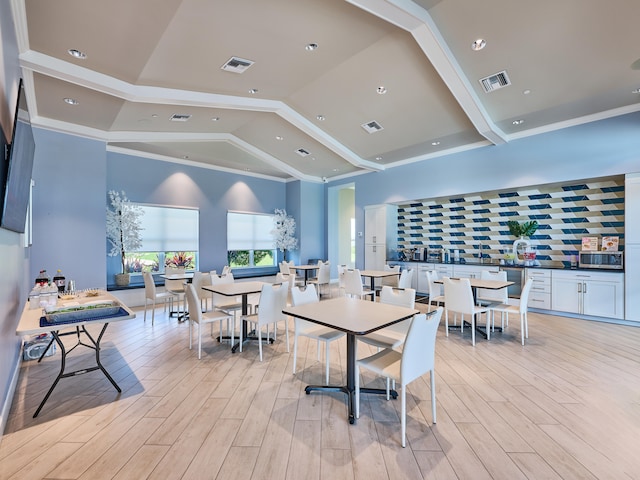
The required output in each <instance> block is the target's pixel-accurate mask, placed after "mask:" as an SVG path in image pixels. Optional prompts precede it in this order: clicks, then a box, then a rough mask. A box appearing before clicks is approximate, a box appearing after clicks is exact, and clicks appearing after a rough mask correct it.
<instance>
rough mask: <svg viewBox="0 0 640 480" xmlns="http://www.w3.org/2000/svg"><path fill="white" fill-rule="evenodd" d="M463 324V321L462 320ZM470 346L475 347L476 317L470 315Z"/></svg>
mask: <svg viewBox="0 0 640 480" xmlns="http://www.w3.org/2000/svg"><path fill="white" fill-rule="evenodd" d="M462 324H464V319H463V320H462ZM471 345H473V346H474V347H475V346H476V316H475V315H473V314H472V315H471Z"/></svg>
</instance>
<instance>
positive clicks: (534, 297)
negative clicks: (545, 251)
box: [523, 268, 551, 310]
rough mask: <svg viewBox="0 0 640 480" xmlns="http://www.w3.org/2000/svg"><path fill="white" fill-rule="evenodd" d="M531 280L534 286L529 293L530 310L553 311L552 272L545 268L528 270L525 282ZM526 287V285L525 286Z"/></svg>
mask: <svg viewBox="0 0 640 480" xmlns="http://www.w3.org/2000/svg"><path fill="white" fill-rule="evenodd" d="M527 279H531V281H532V282H533V286H532V287H531V291H530V292H529V302H528V304H527V305H528V307H529V308H541V309H543V310H551V270H549V269H544V268H527V269H526V271H525V276H524V281H525V282H526V281H527ZM523 287H524V285H523Z"/></svg>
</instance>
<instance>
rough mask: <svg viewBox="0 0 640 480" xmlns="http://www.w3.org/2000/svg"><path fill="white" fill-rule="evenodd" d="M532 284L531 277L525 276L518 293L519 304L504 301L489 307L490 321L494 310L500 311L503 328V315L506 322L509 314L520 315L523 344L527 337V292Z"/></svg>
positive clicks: (492, 320) (492, 319)
mask: <svg viewBox="0 0 640 480" xmlns="http://www.w3.org/2000/svg"><path fill="white" fill-rule="evenodd" d="M532 286H533V279H532V278H527V281H526V282H525V284H524V287H523V288H522V292H521V293H520V304H519V305H508V304H506V303H502V304H498V305H496V304H494V305H490V306H489V308H490V310H491V323H492V324H493V322H494V318H493V316H494V314H495V312H500V314H501V317H502V318H501V320H502V327H503V329H504V325H505V317H506V321H507V324H508V322H509V314H510V313H513V314H518V315H520V336H521V338H522V345H524V339H525V338H529V322H528V319H527V311H528V308H529V307H528V303H529V293H530V292H531V287H532ZM504 290H506V289H504Z"/></svg>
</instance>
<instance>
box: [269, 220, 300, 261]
mask: <svg viewBox="0 0 640 480" xmlns="http://www.w3.org/2000/svg"><path fill="white" fill-rule="evenodd" d="M273 221H274V224H275V229H274V231H273V233H274V244H275V247H276V248H277V249H278V250H280V251H281V252H284V259H285V260H286V259H287V251H288V250H295V249H296V248H298V239H297V238H296V221H295V219H294V218H293V217H292V216H291V215H287V211H286V210H281V209H278V208H276V210H275V216H274V217H273Z"/></svg>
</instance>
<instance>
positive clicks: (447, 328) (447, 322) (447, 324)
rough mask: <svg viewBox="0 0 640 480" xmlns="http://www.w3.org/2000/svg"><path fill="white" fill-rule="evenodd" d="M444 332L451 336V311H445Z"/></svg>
mask: <svg viewBox="0 0 640 480" xmlns="http://www.w3.org/2000/svg"><path fill="white" fill-rule="evenodd" d="M444 331H445V334H446V336H447V337H448V336H449V310H445V311H444Z"/></svg>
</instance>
